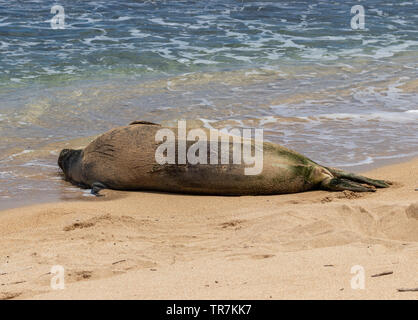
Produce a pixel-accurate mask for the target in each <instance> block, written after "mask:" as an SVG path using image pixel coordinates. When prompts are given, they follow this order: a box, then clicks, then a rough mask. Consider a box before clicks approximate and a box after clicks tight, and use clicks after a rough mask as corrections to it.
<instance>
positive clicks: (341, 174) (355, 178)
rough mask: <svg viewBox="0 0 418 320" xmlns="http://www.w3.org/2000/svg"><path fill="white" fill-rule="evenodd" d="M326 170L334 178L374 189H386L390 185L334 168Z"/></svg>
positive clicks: (387, 182) (386, 182)
mask: <svg viewBox="0 0 418 320" xmlns="http://www.w3.org/2000/svg"><path fill="white" fill-rule="evenodd" d="M326 169H327V170H329V172H331V173H332V174H333V175H334V177H337V178H343V179H348V180H351V181H355V182H359V183H365V184H368V185H371V186H374V187H376V188H388V187H389V185H390V184H391V183H390V182H389V181H384V180H375V179H370V178H367V177H363V176H360V175H357V174H354V173H349V172H344V171H342V170H338V169H334V168H326Z"/></svg>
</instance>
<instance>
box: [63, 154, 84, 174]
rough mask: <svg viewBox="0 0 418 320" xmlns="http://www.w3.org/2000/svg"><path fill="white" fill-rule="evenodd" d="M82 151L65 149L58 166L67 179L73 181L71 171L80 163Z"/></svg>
mask: <svg viewBox="0 0 418 320" xmlns="http://www.w3.org/2000/svg"><path fill="white" fill-rule="evenodd" d="M81 152H82V150H73V149H64V150H62V151H61V153H60V155H59V158H58V165H59V167H60V168H61V170H62V171H63V172H64V175H65V177H66V178H67V179H71V176H72V174H71V170H72V168H73V167H74V165H75V164H76V163H78V162H79V159H80V155H81Z"/></svg>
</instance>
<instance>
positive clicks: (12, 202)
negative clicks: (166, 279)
mask: <svg viewBox="0 0 418 320" xmlns="http://www.w3.org/2000/svg"><path fill="white" fill-rule="evenodd" d="M414 159H418V157H416V156H408V157H403V158H390V159H378V161H376V162H373V163H370V164H363V165H358V166H349V167H339V168H340V169H342V170H347V171H352V172H354V173H359V174H366V173H367V172H369V171H373V170H376V169H380V168H384V167H387V166H391V165H396V164H403V163H407V162H410V161H411V160H414ZM57 168H58V167H57ZM346 168H349V169H346ZM62 183H63V184H68V186H70V185H69V183H68V182H66V181H64V180H63V181H62ZM73 187H74V188H78V187H76V186H73ZM417 187H418V185H417ZM82 190H83V189H80V194H78V195H75V194H72V193H68V194H65V190H64V187H63V191H64V193H63V195H62V196H58V195H57V194H53V195H49V194H47V195H46V196H44V197H43V198H42V199H39V198H37V199H32V198H30V199H28V200H26V201H24V202H23V204H22V201H19V204H18V205H16V199H13V198H10V199H3V200H2V202H1V203H0V215H1V214H2V212H3V211H7V210H12V209H19V208H26V207H31V206H36V205H42V204H51V203H58V202H64V203H65V202H70V203H71V202H74V201H91V200H92V199H91V197H90V196H85V193H84V192H83V191H82ZM138 192H149V193H157V194H158V193H159V194H162V195H164V194H170V193H163V192H154V191H138Z"/></svg>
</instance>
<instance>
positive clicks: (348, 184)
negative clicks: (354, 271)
mask: <svg viewBox="0 0 418 320" xmlns="http://www.w3.org/2000/svg"><path fill="white" fill-rule="evenodd" d="M160 129H163V127H162V126H160V125H157V124H153V123H149V122H144V121H137V122H133V123H132V124H131V125H129V126H124V127H119V128H115V129H112V130H110V131H108V132H106V133H104V134H103V135H101V136H99V137H98V138H97V139H95V140H94V141H93V142H91V143H90V144H89V145H88V146H87V147H86V148H85V149H83V150H69V149H64V150H63V151H61V154H60V157H59V160H58V164H59V166H60V168H61V169H62V170H63V172H64V175H65V178H66V179H67V180H69V181H71V182H72V183H74V184H76V185H79V186H81V187H85V188H92V189H93V190H92V191H93V192H94V193H95V192H97V191H99V190H100V189H103V188H109V189H116V190H154V191H166V192H177V193H194V194H217V195H258V194H283V193H294V192H302V191H307V190H313V189H325V190H336V191H337V190H352V191H359V192H362V191H374V190H375V189H374V188H373V187H370V186H374V187H387V186H388V185H387V184H386V183H385V182H384V181H382V180H372V179H369V178H366V177H362V176H358V175H354V174H350V173H346V172H343V171H340V170H337V169H332V168H326V167H323V166H320V165H318V164H316V163H315V162H313V161H312V160H310V159H308V158H306V157H304V156H302V155H300V154H299V153H297V152H294V151H292V150H289V149H287V148H284V147H282V146H279V145H277V144H273V143H268V142H264V143H263V145H262V146H263V160H262V161H263V169H262V171H261V173H259V174H256V175H246V174H245V171H244V170H245V168H246V167H248V166H247V165H245V164H233V163H232V160H231V161H230V162H229V163H228V164H210V161H209V159H208V161H207V163H208V164H200V163H198V164H190V163H188V162H187V163H186V164H159V163H158V162H157V161H156V151H157V148H158V147H159V146H160V144H161V142H156V134H157V131H158V130H160ZM167 129H172V131H173V132H176V130H177V129H176V128H167ZM203 130H206V131H208V130H207V129H203ZM176 139H178V138H177V137H176ZM176 141H177V140H176ZM186 143H187V146H188V147H189V146H190V145H191V144H193V143H195V141H187V142H186ZM208 145H209V144H208ZM232 150H233V147H232V143H231V148H230V152H231V156H230V158H231V159H232V156H233V155H232ZM177 151H178V150H177V149H176V159H177V156H178V154H177ZM207 154H208V157H209V155H210V150H208V152H207ZM365 184H366V185H369V186H366V185H365Z"/></svg>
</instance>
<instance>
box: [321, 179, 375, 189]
mask: <svg viewBox="0 0 418 320" xmlns="http://www.w3.org/2000/svg"><path fill="white" fill-rule="evenodd" d="M321 187H322V189H325V190H329V191H344V190H350V191H354V192H375V191H376V189H374V188H372V187H366V186H363V185H361V184H360V183H357V182H354V181H350V180H347V179H342V178H328V179H326V180H324V181H323V182H322V183H321Z"/></svg>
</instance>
